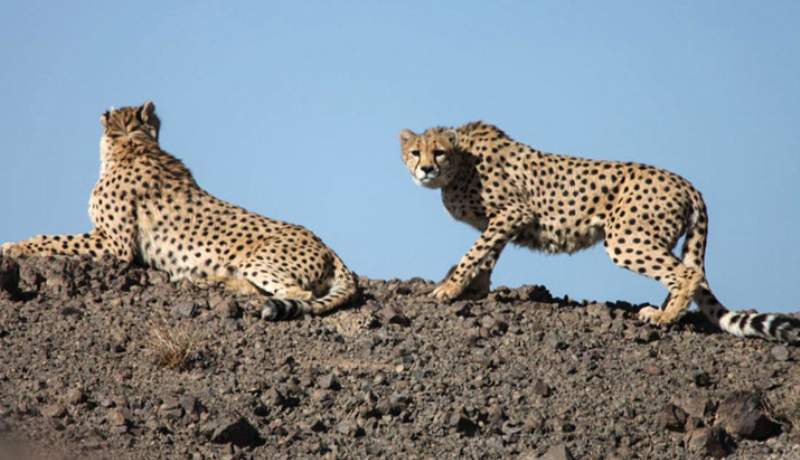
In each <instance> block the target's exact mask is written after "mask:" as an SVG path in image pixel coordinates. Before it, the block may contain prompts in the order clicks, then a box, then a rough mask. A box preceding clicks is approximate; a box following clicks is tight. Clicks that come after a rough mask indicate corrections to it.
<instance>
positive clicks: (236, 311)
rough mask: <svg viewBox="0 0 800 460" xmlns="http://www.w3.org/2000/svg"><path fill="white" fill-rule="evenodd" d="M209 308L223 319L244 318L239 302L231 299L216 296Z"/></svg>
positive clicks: (210, 302)
mask: <svg viewBox="0 0 800 460" xmlns="http://www.w3.org/2000/svg"><path fill="white" fill-rule="evenodd" d="M209 306H210V307H211V309H212V310H214V312H216V313H217V315H219V316H220V317H222V318H240V317H241V316H242V308H241V307H240V306H239V302H237V301H236V299H233V298H230V297H222V296H214V297H212V298H211V300H210V301H209Z"/></svg>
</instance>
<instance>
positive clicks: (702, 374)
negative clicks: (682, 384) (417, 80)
mask: <svg viewBox="0 0 800 460" xmlns="http://www.w3.org/2000/svg"><path fill="white" fill-rule="evenodd" d="M692 383H694V384H695V385H697V386H698V387H707V386H709V385H710V384H711V376H710V375H708V372H706V371H701V370H695V371H692Z"/></svg>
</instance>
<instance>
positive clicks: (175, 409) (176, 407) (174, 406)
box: [158, 397, 183, 418]
mask: <svg viewBox="0 0 800 460" xmlns="http://www.w3.org/2000/svg"><path fill="white" fill-rule="evenodd" d="M158 412H159V414H161V415H162V416H164V417H167V418H180V417H181V416H182V415H183V407H181V403H180V401H179V400H178V398H173V397H168V398H165V399H164V402H162V403H161V405H160V406H159V407H158Z"/></svg>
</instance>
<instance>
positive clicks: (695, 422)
mask: <svg viewBox="0 0 800 460" xmlns="http://www.w3.org/2000/svg"><path fill="white" fill-rule="evenodd" d="M704 426H706V425H705V423H703V419H700V418H697V417H687V418H686V423H685V424H684V426H683V431H685V432H687V433H691V432H692V431H694V430H696V429H698V428H702V427H704Z"/></svg>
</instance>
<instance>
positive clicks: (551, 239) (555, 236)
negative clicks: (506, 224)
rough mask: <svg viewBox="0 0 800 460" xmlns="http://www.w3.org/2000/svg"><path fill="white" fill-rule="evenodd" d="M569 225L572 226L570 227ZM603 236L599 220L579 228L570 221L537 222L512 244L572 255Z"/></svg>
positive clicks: (520, 233) (522, 231)
mask: <svg viewBox="0 0 800 460" xmlns="http://www.w3.org/2000/svg"><path fill="white" fill-rule="evenodd" d="M571 223H572V225H570V224H571ZM604 236H605V232H604V231H603V225H602V221H600V220H599V219H597V220H596V221H595V220H593V221H591V222H590V223H589V224H586V225H581V226H578V225H574V222H570V221H567V222H565V223H560V222H558V221H555V222H542V223H538V222H537V223H535V224H533V225H531V226H528V227H525V228H523V229H522V230H521V231H520V232H519V233H518V234H517V236H516V237H515V238H514V240H513V243H514V244H516V245H518V246H523V247H527V248H529V249H535V250H538V251H544V252H548V253H551V254H560V253H568V254H572V253H574V252H577V251H580V250H582V249H586V248H588V247H591V246H594V245H595V244H597V242H599V241H601V240H602V239H603V237H604Z"/></svg>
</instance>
